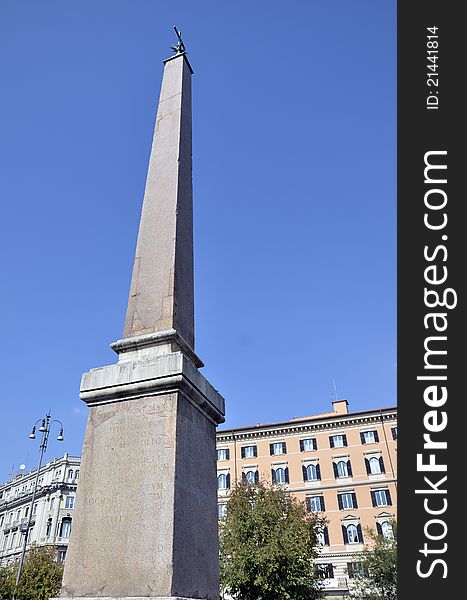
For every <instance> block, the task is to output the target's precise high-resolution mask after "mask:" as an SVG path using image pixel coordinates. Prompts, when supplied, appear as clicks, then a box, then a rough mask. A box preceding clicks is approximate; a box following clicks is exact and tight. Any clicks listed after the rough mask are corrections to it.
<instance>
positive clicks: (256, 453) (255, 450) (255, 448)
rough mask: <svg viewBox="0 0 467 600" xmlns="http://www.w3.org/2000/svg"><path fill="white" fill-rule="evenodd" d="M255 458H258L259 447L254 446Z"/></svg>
mask: <svg viewBox="0 0 467 600" xmlns="http://www.w3.org/2000/svg"><path fill="white" fill-rule="evenodd" d="M253 456H254V457H255V458H256V457H257V456H258V447H257V446H253Z"/></svg>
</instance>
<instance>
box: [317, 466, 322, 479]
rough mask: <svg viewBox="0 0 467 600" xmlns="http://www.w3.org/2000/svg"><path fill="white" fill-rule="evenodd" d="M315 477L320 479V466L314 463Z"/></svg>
mask: <svg viewBox="0 0 467 600" xmlns="http://www.w3.org/2000/svg"><path fill="white" fill-rule="evenodd" d="M316 478H317V479H319V480H321V467H320V466H319V464H318V465H316Z"/></svg>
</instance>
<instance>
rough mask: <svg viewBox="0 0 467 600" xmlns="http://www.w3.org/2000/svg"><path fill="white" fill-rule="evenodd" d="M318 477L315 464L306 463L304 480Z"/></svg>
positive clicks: (314, 479)
mask: <svg viewBox="0 0 467 600" xmlns="http://www.w3.org/2000/svg"><path fill="white" fill-rule="evenodd" d="M317 479H318V473H317V470H316V467H315V465H308V466H307V468H306V480H307V481H316V480H317Z"/></svg>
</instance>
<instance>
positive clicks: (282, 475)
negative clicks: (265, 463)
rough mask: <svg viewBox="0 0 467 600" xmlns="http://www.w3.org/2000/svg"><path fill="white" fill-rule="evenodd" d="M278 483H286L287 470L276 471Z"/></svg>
mask: <svg viewBox="0 0 467 600" xmlns="http://www.w3.org/2000/svg"><path fill="white" fill-rule="evenodd" d="M276 483H285V469H282V468H279V469H276Z"/></svg>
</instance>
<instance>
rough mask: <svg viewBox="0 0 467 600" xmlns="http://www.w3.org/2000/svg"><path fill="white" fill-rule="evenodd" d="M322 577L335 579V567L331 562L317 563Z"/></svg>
mask: <svg viewBox="0 0 467 600" xmlns="http://www.w3.org/2000/svg"><path fill="white" fill-rule="evenodd" d="M316 567H317V569H318V575H319V578H320V579H334V567H333V566H332V564H331V563H329V564H327V565H322V564H321V565H316Z"/></svg>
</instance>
